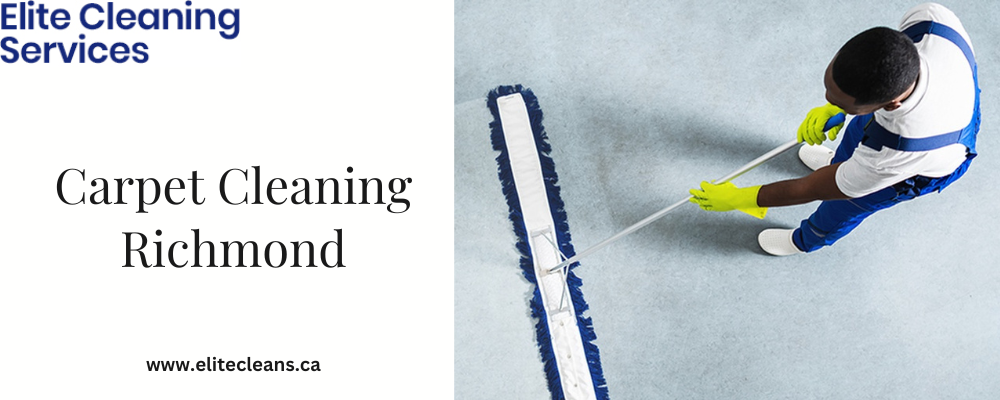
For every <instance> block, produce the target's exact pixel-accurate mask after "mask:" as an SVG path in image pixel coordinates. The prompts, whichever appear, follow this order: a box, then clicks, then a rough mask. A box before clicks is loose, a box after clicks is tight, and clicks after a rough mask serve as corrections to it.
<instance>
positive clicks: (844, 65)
mask: <svg viewBox="0 0 1000 400" xmlns="http://www.w3.org/2000/svg"><path fill="white" fill-rule="evenodd" d="M919 74H920V56H919V55H918V54H917V48H916V46H914V45H913V41H912V40H910V38H909V37H908V36H906V35H905V34H903V33H902V32H900V31H897V30H895V29H891V28H886V27H877V28H871V29H869V30H867V31H864V32H861V33H859V34H857V36H854V37H853V38H851V40H848V41H847V43H845V44H844V47H841V48H840V52H838V53H837V57H836V59H835V60H834V61H833V82H834V83H836V84H837V86H838V87H840V90H842V91H843V92H844V93H846V94H848V95H850V96H851V97H854V99H855V101H856V103H857V104H858V105H868V104H879V103H884V102H888V101H891V100H892V99H895V98H896V97H898V96H899V95H901V94H903V93H905V92H906V90H907V89H909V88H910V85H912V84H913V82H916V80H917V75H919Z"/></svg>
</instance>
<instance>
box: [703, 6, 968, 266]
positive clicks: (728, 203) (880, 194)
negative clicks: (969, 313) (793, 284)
mask: <svg viewBox="0 0 1000 400" xmlns="http://www.w3.org/2000/svg"><path fill="white" fill-rule="evenodd" d="M824 85H825V86H826V100H827V101H828V102H829V104H827V105H825V106H821V107H817V108H814V109H812V110H811V111H809V113H808V115H807V117H806V119H805V121H803V122H802V125H801V126H800V127H799V130H798V140H799V142H803V141H804V142H806V143H807V145H803V146H802V147H801V148H800V149H799V158H800V159H801V160H802V162H803V163H805V164H806V165H807V166H809V167H810V168H812V169H813V170H815V172H813V173H812V174H810V175H808V176H805V177H803V178H800V179H793V180H788V181H781V182H776V183H771V184H768V185H763V186H754V187H748V188H737V187H736V186H735V185H733V184H732V183H727V184H721V185H714V184H711V183H708V182H702V184H701V189H700V190H699V189H693V190H691V194H692V195H693V196H694V197H693V198H692V200H691V201H692V202H694V203H696V204H698V205H699V206H700V207H701V208H702V209H704V210H708V211H731V210H742V211H745V212H748V213H751V214H756V215H758V216H762V215H763V212H765V211H766V208H767V207H777V206H787V205H794V204H803V203H808V202H811V201H814V200H822V201H823V202H822V203H821V204H820V206H819V208H818V209H817V210H816V212H814V213H813V214H812V215H811V216H810V217H809V218H808V219H806V220H803V221H802V224H801V225H800V226H799V228H798V229H767V230H764V231H763V232H761V233H760V235H759V236H758V242H759V243H760V246H761V247H762V248H763V249H764V251H766V252H768V253H770V254H772V255H778V256H784V255H792V254H800V253H805V252H812V251H815V250H818V249H820V248H822V247H823V246H828V245H831V244H833V243H834V242H836V241H837V240H838V239H840V238H841V237H843V236H844V235H846V234H848V233H849V232H850V231H851V230H853V229H854V228H855V227H856V226H857V225H858V224H860V223H861V221H863V220H864V219H865V218H867V217H868V216H869V215H871V214H872V213H874V212H876V211H878V210H881V209H884V208H888V207H891V206H893V205H896V204H898V203H900V202H902V201H906V200H910V199H913V198H916V197H919V196H921V195H924V194H927V193H930V192H934V191H940V190H941V189H944V188H945V187H947V186H948V185H949V184H951V183H952V182H954V181H955V180H957V179H958V178H960V177H961V176H962V174H964V173H965V171H966V169H967V168H968V167H969V164H970V162H971V161H972V159H973V157H975V155H976V149H975V144H976V133H977V132H978V131H979V87H978V80H977V77H976V64H975V58H974V56H973V51H972V47H971V41H970V40H969V36H968V34H967V33H966V31H965V28H964V27H963V26H962V24H961V22H960V21H959V20H958V17H957V16H955V14H954V13H952V12H951V11H950V10H948V9H947V8H945V7H944V6H942V5H940V4H934V3H926V4H921V5H919V6H916V7H914V8H913V9H911V10H909V11H908V12H907V13H906V15H905V16H904V17H903V22H902V23H901V24H900V30H899V31H896V30H893V29H889V28H872V29H869V30H867V31H865V32H862V33H860V34H858V35H857V36H855V37H854V38H852V39H851V40H849V41H848V42H847V43H846V44H844V46H843V47H842V48H841V49H840V51H838V52H837V54H836V55H834V57H833V60H832V61H831V62H830V64H829V65H828V66H827V68H826V73H825V74H824ZM841 112H843V113H847V114H851V115H856V117H854V118H853V119H852V120H851V121H850V123H849V124H848V126H847V129H846V133H845V134H844V137H843V139H842V141H841V143H840V146H839V147H838V148H837V150H836V151H833V150H830V149H828V148H826V147H824V146H820V145H819V144H820V143H822V142H823V141H824V140H825V139H826V138H827V137H829V139H830V140H835V139H836V135H837V133H838V132H839V131H840V129H841V127H842V126H843V123H841V125H838V126H836V127H834V128H832V129H830V130H829V132H827V133H826V134H824V132H823V126H824V125H825V124H826V122H827V120H829V119H830V118H831V117H833V116H835V115H837V114H839V113H841Z"/></svg>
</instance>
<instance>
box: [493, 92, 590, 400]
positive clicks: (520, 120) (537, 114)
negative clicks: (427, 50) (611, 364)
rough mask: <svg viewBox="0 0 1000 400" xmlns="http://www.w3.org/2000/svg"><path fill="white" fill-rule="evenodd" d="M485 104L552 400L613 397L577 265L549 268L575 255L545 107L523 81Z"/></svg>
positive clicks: (499, 93)
mask: <svg viewBox="0 0 1000 400" xmlns="http://www.w3.org/2000/svg"><path fill="white" fill-rule="evenodd" d="M487 105H488V107H489V109H490V112H491V113H492V114H493V122H491V123H490V130H491V137H492V141H493V149H494V150H497V151H499V152H500V154H499V155H498V156H497V164H498V175H499V177H500V182H501V184H502V186H503V194H504V196H505V197H506V198H507V206H508V208H509V210H510V214H509V217H510V220H511V222H512V223H513V225H514V233H515V234H516V235H517V249H518V251H519V252H520V254H521V260H520V263H521V269H522V272H523V274H524V277H525V278H526V279H527V280H528V281H529V282H531V283H533V284H535V290H534V294H533V296H532V298H531V301H530V306H531V316H532V317H533V318H536V319H537V322H536V324H535V335H536V337H537V340H538V347H539V351H540V352H541V356H542V361H543V363H544V369H545V376H546V379H547V381H548V386H549V391H550V392H551V394H552V399H553V400H561V399H569V400H576V399H607V398H608V388H607V385H606V383H605V381H604V376H603V372H602V370H601V360H600V354H599V352H598V349H597V346H596V345H595V344H594V343H593V341H594V340H595V339H596V338H597V336H596V335H595V334H594V327H593V323H592V321H591V319H590V318H589V317H584V316H583V313H584V312H585V311H587V309H588V306H587V302H586V301H584V299H583V292H582V291H581V290H580V286H581V285H582V283H583V282H582V281H581V280H580V278H579V277H577V276H576V275H575V274H574V273H573V269H574V268H575V267H576V266H577V265H576V264H574V265H570V266H569V267H568V268H562V269H559V270H558V271H555V272H552V273H549V272H547V271H548V270H549V269H550V268H551V267H552V266H554V265H556V264H559V263H560V262H562V261H564V260H566V259H567V257H572V256H573V255H574V254H575V253H574V250H573V245H572V244H571V243H570V234H569V225H568V223H567V222H566V212H565V210H563V201H562V198H561V197H560V196H559V187H558V186H557V182H558V177H557V176H556V171H555V164H554V163H553V161H552V158H551V157H549V152H550V151H551V147H550V146H549V143H548V139H547V137H546V134H545V131H544V128H543V127H542V111H541V109H539V107H538V100H537V99H536V98H535V96H534V94H533V93H532V92H531V90H529V89H527V88H523V87H522V86H521V85H516V86H501V87H498V88H496V89H495V90H493V91H491V92H490V93H489V95H488V97H487Z"/></svg>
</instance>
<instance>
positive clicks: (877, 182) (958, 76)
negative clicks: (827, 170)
mask: <svg viewBox="0 0 1000 400" xmlns="http://www.w3.org/2000/svg"><path fill="white" fill-rule="evenodd" d="M920 21H934V22H938V23H941V24H944V25H946V26H948V27H950V28H952V29H954V30H955V31H957V32H958V33H959V34H961V35H962V37H963V38H964V39H965V41H966V42H967V43H969V47H970V48H971V47H972V41H970V40H969V34H968V33H966V32H965V28H964V27H963V26H962V23H961V22H960V21H959V20H958V17H957V16H956V15H955V13H953V12H951V10H949V9H947V8H945V7H944V6H942V5H940V4H935V3H925V4H921V5H918V6H916V7H914V8H912V9H910V11H908V12H907V13H906V15H905V16H904V17H903V22H902V23H900V26H899V29H900V30H904V29H906V28H909V27H910V26H912V25H914V24H916V23H918V22H920ZM916 47H917V52H918V53H919V54H920V75H919V78H917V86H916V88H915V89H914V91H913V94H911V95H910V96H909V97H908V98H907V99H906V100H905V101H903V103H902V106H901V107H899V108H898V109H896V110H893V111H885V110H884V109H880V110H878V111H875V121H876V122H878V123H879V124H880V125H882V126H883V127H884V128H885V129H886V130H888V131H889V132H892V133H895V134H898V135H901V136H902V137H906V138H925V137H930V136H936V135H940V134H944V133H948V132H954V131H957V130H960V129H962V128H965V127H966V126H967V125H968V124H969V122H971V121H972V112H973V107H974V104H975V84H974V82H973V77H972V69H971V67H970V66H969V62H968V60H967V59H966V58H965V55H964V54H963V53H962V50H961V49H959V48H958V46H956V45H955V44H954V43H952V42H951V41H949V40H948V39H945V38H943V37H940V36H937V35H925V36H924V38H923V40H921V41H920V42H918V43H916ZM965 156H966V148H965V146H964V145H962V144H958V143H956V144H952V145H948V146H945V147H941V148H937V149H934V150H930V151H899V150H895V149H891V148H889V147H883V148H882V149H881V150H874V149H872V148H870V147H868V146H865V145H859V146H858V148H857V149H856V150H855V151H854V155H852V156H851V158H849V159H848V160H847V161H844V162H843V163H842V164H841V165H840V167H839V168H838V169H837V176H836V181H837V187H838V188H840V191H841V192H843V193H844V194H845V195H847V196H850V197H852V198H856V197H861V196H864V195H867V194H870V193H874V192H876V191H879V190H881V189H883V188H886V187H888V186H892V185H894V184H896V183H898V182H901V181H903V180H906V179H907V178H910V177H912V176H914V175H923V176H927V177H932V178H938V177H942V176H946V175H948V174H951V173H952V172H954V171H955V168H958V166H959V165H961V164H962V163H963V162H964V161H965Z"/></svg>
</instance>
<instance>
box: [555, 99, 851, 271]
mask: <svg viewBox="0 0 1000 400" xmlns="http://www.w3.org/2000/svg"><path fill="white" fill-rule="evenodd" d="M844 119H845V117H844V114H837V115H836V116H834V117H832V118H830V120H828V121H827V122H826V126H824V127H823V131H824V132H825V131H828V130H830V128H833V127H834V126H837V125H840V124H841V123H843V122H844ZM798 143H799V141H798V140H792V141H790V142H788V143H785V144H783V145H781V146H778V147H775V148H774V150H771V151H769V152H767V153H765V154H764V155H762V156H760V157H757V158H755V159H754V160H753V161H750V162H748V163H746V165H744V166H742V167H739V168H738V169H736V170H735V171H733V172H730V173H729V174H728V175H726V176H723V177H721V178H719V179H716V180H715V181H713V183H715V184H722V183H726V182H729V181H731V180H733V179H736V178H737V177H739V176H740V175H743V174H745V173H747V172H748V171H750V170H752V169H754V168H757V167H758V166H760V165H761V164H763V163H765V162H767V161H768V160H770V159H772V158H774V157H777V156H778V155H779V154H781V153H784V152H786V151H788V150H789V149H791V148H793V147H795V145H797V144H798ZM692 197H693V196H688V197H686V198H684V200H681V201H678V202H676V203H674V204H671V205H670V206H669V207H667V208H664V209H662V210H660V211H657V212H656V213H655V214H653V215H650V216H648V217H646V218H645V219H643V220H642V221H639V222H636V223H635V224H634V225H632V226H630V227H628V228H625V230H623V231H621V232H618V233H617V234H615V235H614V236H612V237H609V238H607V239H604V241H602V242H600V243H598V244H596V245H594V246H591V247H590V248H588V249H586V250H584V251H581V252H579V253H577V254H576V255H575V256H573V257H570V258H568V259H566V261H563V262H561V263H559V265H556V266H555V267H552V268H550V269H549V273H552V272H556V271H558V270H560V269H563V268H565V267H566V266H567V265H570V264H572V263H575V262H577V261H579V260H580V259H581V258H583V257H586V256H588V255H590V254H591V253H593V252H595V251H597V250H600V249H602V248H604V246H607V245H609V244H611V243H613V242H615V241H617V240H618V239H621V238H622V237H625V236H626V235H628V234H630V233H632V232H635V231H637V230H639V228H642V227H644V226H646V225H649V224H650V223H652V222H653V221H656V220H658V219H660V218H662V217H663V216H664V215H666V214H667V213H669V212H670V211H673V209H675V208H677V207H680V206H681V205H683V204H684V203H687V202H688V201H690V200H691V198H692Z"/></svg>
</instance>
